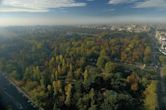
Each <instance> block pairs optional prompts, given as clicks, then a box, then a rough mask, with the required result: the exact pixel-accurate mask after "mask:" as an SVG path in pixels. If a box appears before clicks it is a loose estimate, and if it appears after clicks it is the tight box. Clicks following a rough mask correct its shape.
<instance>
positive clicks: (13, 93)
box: [0, 73, 37, 110]
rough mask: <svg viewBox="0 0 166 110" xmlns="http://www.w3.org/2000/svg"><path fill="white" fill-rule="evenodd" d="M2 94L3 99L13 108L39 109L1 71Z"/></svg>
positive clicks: (17, 109)
mask: <svg viewBox="0 0 166 110" xmlns="http://www.w3.org/2000/svg"><path fill="white" fill-rule="evenodd" d="M0 93H1V94H0V95H1V100H2V101H3V102H4V103H5V104H7V105H10V106H11V108H12V109H13V110H37V109H36V108H34V107H33V106H32V105H31V104H30V103H29V102H28V99H27V98H26V97H24V96H23V94H22V93H20V92H19V91H18V90H17V89H16V87H15V86H13V85H12V84H11V83H10V82H9V81H8V80H7V79H6V78H5V76H3V75H2V74H1V73H0Z"/></svg>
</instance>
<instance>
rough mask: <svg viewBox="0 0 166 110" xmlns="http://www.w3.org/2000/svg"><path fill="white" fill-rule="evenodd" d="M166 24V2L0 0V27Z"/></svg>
mask: <svg viewBox="0 0 166 110" xmlns="http://www.w3.org/2000/svg"><path fill="white" fill-rule="evenodd" d="M121 22H122V23H125V22H145V23H146V22H150V23H154V22H166V0H0V25H38V24H39V25H42V24H44V25H47V24H49V25H50V24H86V23H121Z"/></svg>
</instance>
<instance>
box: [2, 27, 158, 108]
mask: <svg viewBox="0 0 166 110" xmlns="http://www.w3.org/2000/svg"><path fill="white" fill-rule="evenodd" d="M86 31H87V30H86ZM52 32H53V31H52ZM35 33H36V34H35ZM37 33H39V34H37ZM56 33H58V32H54V33H51V32H50V33H49V32H47V31H44V32H38V31H34V33H28V32H24V33H22V34H19V36H17V37H14V38H8V39H6V40H5V39H4V40H2V41H1V43H0V69H1V71H4V72H6V73H8V75H9V76H10V77H11V78H12V79H13V80H15V81H16V82H17V84H18V85H19V86H20V87H21V88H22V89H23V90H24V91H25V92H26V93H27V94H28V95H29V96H30V97H31V98H32V100H33V103H34V104H35V105H37V106H40V107H42V108H44V109H45V110H137V109H138V110H140V109H141V110H144V109H145V106H144V105H145V103H146V101H147V102H148V100H151V99H147V98H146V97H147V95H151V94H149V91H150V90H148V88H150V87H152V88H154V87H153V85H151V84H152V83H151V82H152V80H151V76H152V75H154V74H155V72H154V71H153V70H149V69H145V68H143V67H141V66H140V65H144V64H145V65H150V64H151V63H152V48H151V40H150V38H149V36H148V35H147V34H146V33H139V34H138V33H137V34H136V33H128V32H101V33H97V34H95V33H93V34H92V35H90V34H88V35H84V34H78V33H65V32H59V33H60V34H59V33H58V34H56ZM23 35H24V36H23ZM145 65H144V66H145ZM152 88H150V89H152ZM152 94H153V93H152ZM151 97H153V96H151Z"/></svg>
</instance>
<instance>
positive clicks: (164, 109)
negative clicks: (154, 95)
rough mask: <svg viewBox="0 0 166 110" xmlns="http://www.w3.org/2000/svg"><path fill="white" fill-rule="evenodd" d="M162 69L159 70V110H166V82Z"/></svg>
mask: <svg viewBox="0 0 166 110" xmlns="http://www.w3.org/2000/svg"><path fill="white" fill-rule="evenodd" d="M161 70H162V67H161V68H160V69H159V73H160V76H159V82H158V102H159V110H166V81H165V79H164V75H163V72H162V71H161Z"/></svg>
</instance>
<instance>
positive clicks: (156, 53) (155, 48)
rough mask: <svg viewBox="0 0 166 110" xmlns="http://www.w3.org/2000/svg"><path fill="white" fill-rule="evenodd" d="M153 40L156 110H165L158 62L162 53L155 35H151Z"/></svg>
mask: <svg viewBox="0 0 166 110" xmlns="http://www.w3.org/2000/svg"><path fill="white" fill-rule="evenodd" d="M151 36H152V40H153V43H154V45H153V63H154V64H156V65H158V68H157V73H158V87H157V88H158V89H157V95H158V110H166V81H165V79H164V74H163V72H162V64H160V62H159V58H158V57H159V54H160V53H161V54H163V52H162V51H159V49H160V47H159V46H158V43H157V40H156V39H155V35H153V34H151Z"/></svg>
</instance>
